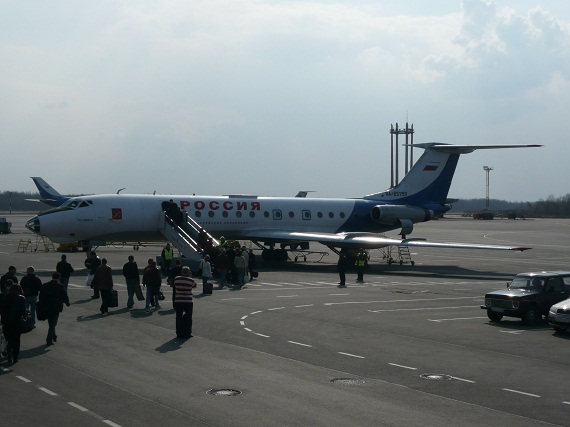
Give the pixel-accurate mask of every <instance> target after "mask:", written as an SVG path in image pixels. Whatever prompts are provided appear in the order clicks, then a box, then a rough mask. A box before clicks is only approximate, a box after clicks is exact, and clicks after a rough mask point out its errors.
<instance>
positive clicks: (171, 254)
mask: <svg viewBox="0 0 570 427" xmlns="http://www.w3.org/2000/svg"><path fill="white" fill-rule="evenodd" d="M173 258H174V252H173V250H172V247H170V249H168V248H164V259H165V260H167V261H172V259H173Z"/></svg>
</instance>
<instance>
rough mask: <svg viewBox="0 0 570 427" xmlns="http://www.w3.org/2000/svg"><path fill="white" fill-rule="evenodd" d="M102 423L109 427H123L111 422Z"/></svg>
mask: <svg viewBox="0 0 570 427" xmlns="http://www.w3.org/2000/svg"><path fill="white" fill-rule="evenodd" d="M101 421H103V422H104V423H105V424H107V425H109V426H111V427H121V425H120V424H117V423H114V422H113V421H111V420H101Z"/></svg>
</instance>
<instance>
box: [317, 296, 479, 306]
mask: <svg viewBox="0 0 570 427" xmlns="http://www.w3.org/2000/svg"><path fill="white" fill-rule="evenodd" d="M459 299H471V300H480V299H481V298H480V297H477V298H475V297H443V298H414V299H392V300H377V301H345V302H326V303H324V304H323V305H341V304H378V303H392V302H419V301H445V300H459Z"/></svg>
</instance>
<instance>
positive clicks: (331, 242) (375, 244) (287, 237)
mask: <svg viewBox="0 0 570 427" xmlns="http://www.w3.org/2000/svg"><path fill="white" fill-rule="evenodd" d="M244 237H247V238H249V239H251V240H261V241H268V240H275V241H279V242H287V241H303V242H307V241H309V242H311V241H312V242H319V243H322V244H323V245H327V246H336V247H358V248H361V247H364V248H368V249H378V248H383V247H386V246H409V247H424V248H447V249H492V250H503V251H521V252H522V251H526V250H528V249H531V248H529V247H522V246H503V245H483V244H476V243H454V242H448V243H438V242H428V241H427V240H425V239H392V238H389V237H386V236H382V235H381V234H375V233H336V234H335V233H318V232H315V233H309V232H297V231H285V230H284V231H276V230H250V231H248V232H246V233H244Z"/></svg>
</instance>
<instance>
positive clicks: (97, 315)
mask: <svg viewBox="0 0 570 427" xmlns="http://www.w3.org/2000/svg"><path fill="white" fill-rule="evenodd" d="M128 312H129V309H128V308H127V307H124V308H121V309H120V310H113V311H109V312H108V313H107V314H106V315H105V316H103V315H102V314H101V313H100V312H99V313H94V314H90V315H89V316H77V317H76V320H77V321H78V322H85V321H89V320H97V319H102V318H104V317H109V316H114V315H117V314H124V313H128Z"/></svg>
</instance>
